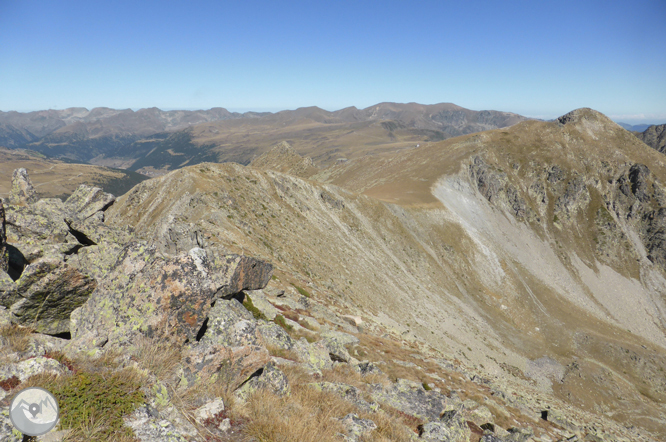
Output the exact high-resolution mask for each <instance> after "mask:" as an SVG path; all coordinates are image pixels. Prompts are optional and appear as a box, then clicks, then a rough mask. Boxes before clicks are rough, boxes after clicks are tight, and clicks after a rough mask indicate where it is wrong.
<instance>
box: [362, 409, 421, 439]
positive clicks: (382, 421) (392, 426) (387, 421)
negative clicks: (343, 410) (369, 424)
mask: <svg viewBox="0 0 666 442" xmlns="http://www.w3.org/2000/svg"><path fill="white" fill-rule="evenodd" d="M359 417H360V418H361V419H370V420H371V421H373V422H374V423H375V424H376V425H377V428H376V429H375V430H374V431H372V432H371V433H369V434H365V435H363V436H362V437H361V439H360V440H361V441H362V442H389V441H391V442H393V441H400V442H402V441H406V440H410V439H411V438H410V432H412V430H411V429H410V428H408V425H406V424H405V423H404V422H403V421H402V420H401V419H400V418H398V417H395V416H391V415H390V414H389V413H387V412H385V411H383V410H382V411H380V412H378V413H362V414H360V415H359Z"/></svg>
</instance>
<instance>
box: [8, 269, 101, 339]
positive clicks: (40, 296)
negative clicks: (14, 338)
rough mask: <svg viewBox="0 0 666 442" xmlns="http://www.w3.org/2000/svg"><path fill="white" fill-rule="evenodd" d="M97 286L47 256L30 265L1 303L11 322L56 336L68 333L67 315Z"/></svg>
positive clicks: (92, 281) (79, 273) (77, 271)
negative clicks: (14, 288)
mask: <svg viewBox="0 0 666 442" xmlns="http://www.w3.org/2000/svg"><path fill="white" fill-rule="evenodd" d="M96 286H97V283H96V282H95V280H94V279H92V278H90V277H88V276H86V275H84V274H83V273H81V272H80V271H79V270H77V269H76V268H74V267H72V266H70V265H68V264H66V263H63V262H62V261H60V260H58V259H53V258H50V257H47V258H45V259H41V260H39V261H38V262H37V263H35V264H31V265H29V266H28V267H27V268H26V271H24V272H23V274H22V275H21V278H19V279H18V281H17V283H16V291H15V292H14V296H13V297H9V298H5V299H4V300H3V301H4V302H5V307H9V309H10V312H11V314H12V316H13V317H12V320H13V322H15V323H17V324H24V325H29V326H30V327H32V328H34V329H35V330H37V331H39V332H40V333H47V334H51V335H56V334H60V333H68V332H69V315H70V313H71V312H72V311H74V309H76V308H77V307H79V306H81V305H82V304H83V303H84V302H85V301H86V300H87V299H88V296H90V294H91V293H92V292H93V290H94V289H95V287H96ZM7 301H10V302H11V303H9V302H7Z"/></svg>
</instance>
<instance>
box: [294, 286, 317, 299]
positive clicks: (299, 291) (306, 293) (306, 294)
mask: <svg viewBox="0 0 666 442" xmlns="http://www.w3.org/2000/svg"><path fill="white" fill-rule="evenodd" d="M291 285H293V286H294V288H295V289H296V290H298V293H300V294H301V295H303V296H305V297H306V298H311V297H312V295H311V294H310V292H308V291H307V290H305V289H304V288H303V287H299V286H297V285H296V284H294V283H292V284H291Z"/></svg>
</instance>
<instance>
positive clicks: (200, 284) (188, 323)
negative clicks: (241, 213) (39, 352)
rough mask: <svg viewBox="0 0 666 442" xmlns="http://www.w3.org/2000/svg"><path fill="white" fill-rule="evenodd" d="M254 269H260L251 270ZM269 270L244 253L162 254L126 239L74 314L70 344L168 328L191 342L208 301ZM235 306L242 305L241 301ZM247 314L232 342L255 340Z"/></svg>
mask: <svg viewBox="0 0 666 442" xmlns="http://www.w3.org/2000/svg"><path fill="white" fill-rule="evenodd" d="M255 270H256V271H257V272H258V274H255V273H253V272H254V271H255ZM271 271H272V266H271V265H270V264H267V263H264V262H263V261H259V260H257V259H254V258H249V257H246V256H238V255H227V256H222V255H219V254H215V253H214V252H212V253H207V251H205V250H203V249H192V250H191V251H190V252H189V253H187V254H181V255H178V256H176V257H173V258H165V257H163V256H161V255H159V254H158V253H157V252H156V250H155V248H154V247H152V246H147V245H145V244H142V243H130V244H128V245H127V246H125V248H124V249H123V250H122V251H121V253H120V254H119V257H118V260H117V262H116V264H115V265H114V267H113V269H112V270H111V271H110V272H109V273H108V275H107V277H106V278H105V279H104V280H103V281H102V283H101V284H100V285H99V287H98V288H97V289H96V290H95V292H94V293H93V294H92V295H91V297H90V298H89V300H88V301H87V302H86V304H85V305H84V306H83V308H82V310H81V311H80V312H79V313H78V314H77V320H78V323H77V326H76V330H77V333H76V336H74V339H73V341H72V343H71V344H72V346H73V347H81V346H83V347H86V346H88V347H89V346H91V345H97V346H100V345H104V344H105V343H107V342H108V343H109V344H112V345H124V344H126V343H128V342H131V340H132V337H133V336H135V335H136V334H144V335H146V336H154V335H162V334H169V335H171V337H172V338H173V337H176V338H178V339H181V340H182V341H183V342H184V341H185V340H189V341H190V342H192V341H194V340H195V339H196V338H197V335H198V334H199V332H200V330H201V328H202V326H203V324H204V321H205V320H206V319H207V318H208V315H209V313H210V311H211V304H213V303H214V302H215V301H216V300H219V297H220V296H222V295H227V294H229V292H232V293H238V292H240V291H241V290H243V289H245V288H252V289H256V288H258V287H255V286H254V284H262V283H263V284H266V283H268V279H270V272H271ZM248 286H249V287H248ZM234 290H236V291H234ZM219 301H220V302H221V303H220V304H218V308H217V310H224V309H222V308H221V306H222V305H223V303H222V301H224V300H219ZM226 302H228V301H226ZM234 302H236V301H234ZM227 305H228V304H227ZM238 311H239V312H240V311H245V309H244V308H243V307H242V306H240V308H239V309H238ZM245 313H246V314H248V315H249V313H248V312H247V311H245ZM249 319H251V315H250V316H249ZM249 319H248V323H245V324H243V326H239V327H240V328H239V330H238V333H237V334H238V337H239V339H238V340H236V341H234V342H235V343H236V344H242V343H248V344H249V343H254V341H252V340H248V341H246V342H245V341H243V339H244V337H245V336H249V335H251V334H252V333H251V332H248V333H245V332H246V331H247V330H246V328H248V327H249V328H252V324H251V321H249ZM245 326H247V327H245ZM209 327H210V329H211V330H216V327H215V322H214V321H211V322H210V323H209Z"/></svg>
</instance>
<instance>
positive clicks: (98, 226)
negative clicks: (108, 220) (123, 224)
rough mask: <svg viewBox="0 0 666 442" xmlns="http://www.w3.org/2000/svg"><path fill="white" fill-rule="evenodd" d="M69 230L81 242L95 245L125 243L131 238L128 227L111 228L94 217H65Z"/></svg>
mask: <svg viewBox="0 0 666 442" xmlns="http://www.w3.org/2000/svg"><path fill="white" fill-rule="evenodd" d="M65 223H66V224H67V227H69V230H70V231H71V232H72V233H73V234H74V235H75V236H76V238H77V240H78V241H79V242H80V243H81V244H85V245H96V244H101V243H102V242H105V243H113V244H121V245H125V244H127V243H128V242H130V240H131V239H132V231H131V229H130V228H125V229H120V228H112V227H109V226H108V225H106V224H104V223H103V222H102V221H100V220H98V219H96V218H95V217H90V218H85V219H79V218H76V217H68V218H65Z"/></svg>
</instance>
